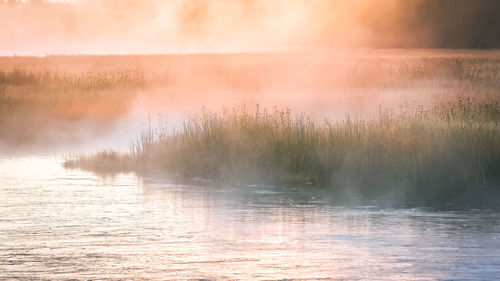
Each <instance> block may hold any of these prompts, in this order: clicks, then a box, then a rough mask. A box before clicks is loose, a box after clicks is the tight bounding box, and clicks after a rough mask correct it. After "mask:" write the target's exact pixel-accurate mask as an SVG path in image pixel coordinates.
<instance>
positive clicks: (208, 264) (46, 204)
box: [0, 154, 500, 280]
mask: <svg viewBox="0 0 500 281" xmlns="http://www.w3.org/2000/svg"><path fill="white" fill-rule="evenodd" d="M57 155H58V154H56V155H54V154H51V155H38V156H12V157H8V158H2V159H1V160H0V213H2V217H1V219H0V230H1V235H0V279H23V280H26V279H29V280H118V279H124V280H164V279H181V280H186V279H195V280H213V279H217V280H225V279H227V280H234V279H239V280H284V279H291V278H298V279H306V280H323V279H325V280H329V279H334V280H336V279H342V280H344V279H348V280H361V279H365V280H493V279H495V278H497V277H498V276H500V214H499V213H498V212H496V211H488V210H466V211H439V210H434V209H429V208H405V207H404V206H393V207H387V206H386V205H384V204H378V203H377V202H373V204H368V205H367V204H366V203H364V204H361V205H360V204H346V203H342V202H338V201H336V200H335V198H332V197H331V196H328V194H327V193H326V191H325V190H323V189H320V188H319V189H318V188H307V187H304V188H300V187H296V188H280V187H271V186H251V187H248V186H230V185H228V186H214V184H213V183H211V182H203V181H196V180H192V181H186V180H184V181H179V180H178V179H169V178H138V177H136V176H134V175H117V176H114V177H108V178H105V177H98V176H95V175H93V174H90V173H85V172H80V171H68V170H64V169H63V168H62V167H61V162H62V161H63V159H62V158H61V157H60V156H57Z"/></svg>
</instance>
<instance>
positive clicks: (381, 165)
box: [72, 99, 500, 202]
mask: <svg viewBox="0 0 500 281" xmlns="http://www.w3.org/2000/svg"><path fill="white" fill-rule="evenodd" d="M499 121H500V104H499V103H498V102H496V101H494V100H488V101H473V100H471V99H459V100H458V101H457V102H454V103H447V104H441V105H439V106H436V107H434V108H431V109H424V108H423V107H414V108H400V109H399V110H397V111H396V110H389V109H382V108H381V109H380V111H379V116H378V117H377V118H375V119H373V120H363V119H359V118H354V117H350V116H347V117H346V118H345V120H343V121H341V122H330V121H328V120H324V121H321V122H319V121H317V120H314V119H312V118H311V117H309V116H307V115H305V114H292V113H291V112H290V110H280V109H277V108H274V109H271V110H267V109H263V108H260V107H259V106H257V107H255V108H249V107H246V106H235V107H233V108H230V109H226V110H224V111H223V112H222V113H212V112H208V111H204V112H203V114H202V115H201V116H200V117H199V118H194V119H188V120H186V121H185V123H184V125H183V126H182V128H179V129H178V130H177V131H176V132H175V133H173V134H171V135H168V136H165V135H163V136H161V137H159V138H156V139H155V140H154V141H152V139H153V138H154V133H153V131H152V130H149V131H145V132H144V134H145V135H147V137H144V138H143V139H142V140H143V141H144V143H143V145H142V146H137V145H136V146H135V147H140V149H135V150H134V153H133V154H131V155H130V158H128V160H129V161H130V165H129V166H128V167H133V168H132V169H133V170H135V171H137V172H139V173H147V172H150V171H153V170H154V171H165V172H168V173H174V174H179V175H182V176H184V177H198V178H207V179H214V180H218V181H226V182H235V181H237V182H246V183H256V182H260V183H262V182H264V183H274V184H279V183H296V184H316V185H321V186H329V187H331V188H337V189H345V188H348V189H350V190H355V191H356V192H359V193H361V194H366V195H377V194H381V193H384V192H389V191H394V192H402V193H403V194H405V195H404V196H406V197H409V198H413V199H425V200H429V201H441V202H442V201H445V200H447V199H449V198H450V196H458V195H460V196H467V197H470V198H472V197H474V198H475V197H477V196H483V195H484V194H488V193H490V192H492V191H494V192H498V191H500V123H499ZM101 156H102V155H101ZM88 161H89V159H84V160H83V162H82V163H88ZM72 165H73V166H79V165H78V160H76V162H75V161H74V162H72ZM89 167H90V168H92V167H91V166H88V165H87V166H84V167H83V168H89Z"/></svg>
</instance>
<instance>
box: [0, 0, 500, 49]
mask: <svg viewBox="0 0 500 281" xmlns="http://www.w3.org/2000/svg"><path fill="white" fill-rule="evenodd" d="M499 11H500V1H498V0H337V1H334V0H170V1H161V0H80V1H73V2H71V4H51V5H34V4H33V5H27V4H17V5H16V4H6V3H3V4H2V3H0V18H2V23H1V24H0V34H1V44H0V55H14V54H18V55H44V54H60V53H63V54H76V53H80V54H81V53H99V54H109V53H120V54H123V53H191V52H196V53H200V52H201V53H203V52H261V51H277V50H287V51H289V50H301V49H325V48H326V49H328V48H339V47H347V48H352V47H356V48H358V47H382V48H492V47H500V32H499V29H500V12H499Z"/></svg>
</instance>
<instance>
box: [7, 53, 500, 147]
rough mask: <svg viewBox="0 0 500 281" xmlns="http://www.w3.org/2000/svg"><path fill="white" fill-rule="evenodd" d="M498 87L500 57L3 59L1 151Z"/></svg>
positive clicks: (353, 109) (357, 108) (489, 91)
mask: <svg viewBox="0 0 500 281" xmlns="http://www.w3.org/2000/svg"><path fill="white" fill-rule="evenodd" d="M499 83H500V53H499V52H495V51H490V52H485V51H479V52H474V51H407V52H403V51H378V52H375V51H372V52H367V53H365V52H360V53H355V54H351V53H349V54H343V53H339V54H319V55H318V54H228V55H177V56H175V55H173V56H48V57H44V58H35V57H31V58H30V57H3V58H0V145H1V144H2V143H3V144H7V145H18V144H25V145H30V144H36V143H38V142H41V141H45V142H48V143H57V142H59V141H61V138H62V137H66V138H69V139H71V136H72V134H74V132H75V131H79V130H83V131H95V130H97V131H99V132H102V133H105V132H109V131H112V130H113V125H114V123H115V121H116V120H118V119H119V118H121V117H124V116H126V115H127V114H129V112H130V111H131V110H132V109H133V108H141V110H142V111H144V112H153V114H155V112H165V111H174V112H178V113H181V114H184V113H189V114H192V113H194V112H196V111H197V110H199V109H200V108H202V107H206V108H209V109H214V110H216V111H217V110H220V109H221V108H222V107H224V106H225V107H228V106H231V105H232V104H242V103H246V104H261V105H263V106H265V107H268V108H272V107H273V106H277V107H279V108H286V107H290V108H293V109H294V110H296V111H301V112H302V111H303V112H307V113H311V114H313V115H315V117H317V116H322V115H324V113H328V114H329V115H336V116H337V117H340V118H341V117H342V116H343V115H344V114H345V113H349V112H350V113H351V114H359V113H361V114H364V113H366V115H370V114H373V113H376V111H377V107H378V105H379V104H380V105H382V106H384V107H388V108H390V107H397V106H399V105H400V104H403V103H409V104H421V105H424V106H433V105H435V104H437V103H442V102H447V101H449V100H454V99H455V98H456V97H458V96H461V97H471V98H475V99H483V98H484V97H494V96H496V95H498V92H499V89H500V85H499ZM82 120H91V122H92V124H93V125H92V126H94V127H92V126H91V125H90V123H89V122H87V123H86V125H85V126H88V127H81V126H84V125H82V124H83V123H82V122H81V121H82ZM76 129H78V130H76Z"/></svg>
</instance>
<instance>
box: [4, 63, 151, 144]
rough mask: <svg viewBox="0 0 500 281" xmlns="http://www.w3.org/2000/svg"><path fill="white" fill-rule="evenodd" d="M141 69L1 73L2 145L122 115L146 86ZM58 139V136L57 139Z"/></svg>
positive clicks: (102, 122)
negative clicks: (78, 122)
mask: <svg viewBox="0 0 500 281" xmlns="http://www.w3.org/2000/svg"><path fill="white" fill-rule="evenodd" d="M146 80H147V78H146V75H145V74H144V73H143V72H141V71H139V70H136V71H126V70H124V71H122V72H89V73H66V72H61V71H34V70H25V69H21V68H14V69H13V70H11V71H0V141H4V142H7V143H13V144H20V143H28V144H29V143H33V142H36V141H38V140H39V139H40V138H47V139H50V138H52V137H54V136H51V135H50V134H54V132H65V131H68V132H71V131H74V128H72V124H71V123H72V122H73V121H78V120H82V119H84V118H94V119H96V120H98V121H99V122H100V123H101V124H106V122H108V121H110V120H112V119H114V118H117V117H119V116H120V115H123V114H124V113H125V112H126V111H127V109H128V108H129V103H130V101H131V99H132V98H133V97H134V95H135V90H137V89H142V88H144V87H146V84H147V82H146ZM56 138H57V136H56Z"/></svg>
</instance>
